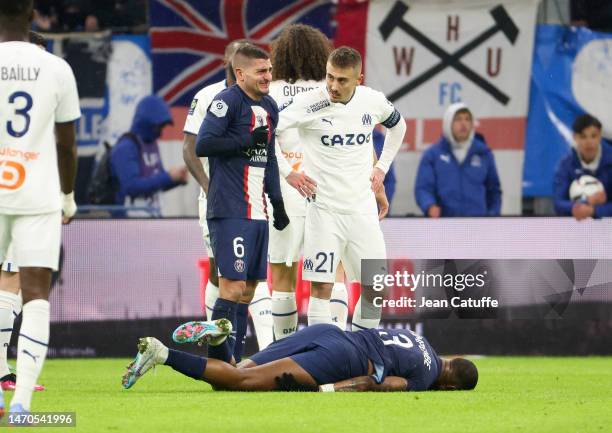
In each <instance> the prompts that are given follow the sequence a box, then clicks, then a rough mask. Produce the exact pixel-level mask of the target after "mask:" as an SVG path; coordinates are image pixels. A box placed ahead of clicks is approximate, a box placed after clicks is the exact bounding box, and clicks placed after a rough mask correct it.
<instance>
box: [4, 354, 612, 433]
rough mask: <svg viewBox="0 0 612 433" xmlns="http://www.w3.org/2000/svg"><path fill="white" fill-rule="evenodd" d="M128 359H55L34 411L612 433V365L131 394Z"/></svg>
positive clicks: (179, 421) (163, 385)
mask: <svg viewBox="0 0 612 433" xmlns="http://www.w3.org/2000/svg"><path fill="white" fill-rule="evenodd" d="M127 362H128V360H127V359H98V360H49V361H47V363H46V364H45V368H44V372H43V375H42V377H41V380H40V382H41V383H43V384H45V385H46V386H47V390H46V391H44V392H38V393H36V394H35V396H34V398H35V400H34V403H33V407H32V409H33V410H34V411H71V412H76V419H77V426H76V428H53V429H51V430H50V431H53V432H60V431H67V432H75V431H82V432H88V433H89V432H91V433H93V432H147V433H149V432H206V433H224V432H231V433H237V432H249V433H257V432H261V433H276V432H279V433H301V432H325V433H327V432H330V433H332V432H347V433H357V432H365V433H374V432H385V433H396V432H418V433H425V432H443V433H449V432H487V433H490V432H525V433H527V432H540V433H542V432H555V433H558V432H612V358H596V357H593V358H536V357H534V358H499V357H492V358H482V359H477V360H476V361H475V362H476V364H477V366H478V368H479V370H480V380H479V383H478V386H477V388H476V390H475V391H470V392H424V393H390V394H379V393H360V394H358V393H336V394H320V393H279V392H275V393H231V392H214V391H212V390H211V388H210V387H209V386H208V385H207V384H205V383H204V382H198V381H194V380H192V379H189V378H186V377H183V376H181V375H179V374H178V373H176V372H174V371H173V370H172V369H170V368H169V367H165V366H160V367H157V368H156V370H155V371H150V372H149V373H147V374H146V375H145V376H144V377H143V378H141V379H140V381H139V382H138V383H136V385H135V386H134V387H133V388H132V389H130V390H124V389H123V388H122V387H121V375H122V374H123V371H124V366H125V365H126V364H127ZM11 394H12V393H5V396H4V397H5V400H8V398H10V397H11ZM28 430H34V429H28ZM36 430H37V431H40V429H36Z"/></svg>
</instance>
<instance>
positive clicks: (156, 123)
mask: <svg viewBox="0 0 612 433" xmlns="http://www.w3.org/2000/svg"><path fill="white" fill-rule="evenodd" d="M170 124H172V116H171V114H170V110H169V109H168V106H167V104H166V102H165V101H164V100H163V99H161V98H160V97H158V96H147V97H145V98H143V99H142V100H141V101H140V102H139V103H138V105H137V106H136V112H135V113H134V118H133V120H132V127H131V128H130V131H129V132H128V133H126V134H123V136H121V137H120V138H119V140H118V141H117V144H116V145H115V146H114V147H113V150H112V153H111V156H110V168H111V175H112V177H113V178H114V179H115V181H116V182H117V183H118V190H117V194H116V196H115V203H116V204H119V205H123V204H126V203H125V202H126V198H127V199H129V201H130V202H132V203H133V202H134V200H135V199H137V198H138V199H140V198H142V199H145V200H146V203H147V204H156V202H157V201H158V197H157V193H158V192H160V191H166V190H169V189H171V188H174V187H176V186H179V185H183V184H185V183H186V181H187V170H186V169H185V168H173V169H171V170H170V172H168V171H166V170H165V169H164V167H163V165H162V161H161V156H160V153H159V146H158V144H157V139H158V138H159V137H160V136H161V133H162V129H163V128H164V127H165V126H166V125H170ZM143 204H144V203H143Z"/></svg>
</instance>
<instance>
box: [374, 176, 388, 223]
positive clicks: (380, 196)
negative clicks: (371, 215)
mask: <svg viewBox="0 0 612 433" xmlns="http://www.w3.org/2000/svg"><path fill="white" fill-rule="evenodd" d="M376 204H377V205H378V220H379V221H382V220H383V218H384V217H386V216H387V214H388V213H389V200H388V199H387V193H386V192H385V186H384V185H383V187H382V188H381V189H380V190H379V191H378V192H377V193H376Z"/></svg>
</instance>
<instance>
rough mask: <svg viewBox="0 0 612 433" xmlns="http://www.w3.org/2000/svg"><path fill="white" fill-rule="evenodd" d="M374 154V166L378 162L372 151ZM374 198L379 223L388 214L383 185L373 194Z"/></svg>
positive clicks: (385, 192) (387, 202)
mask: <svg viewBox="0 0 612 433" xmlns="http://www.w3.org/2000/svg"><path fill="white" fill-rule="evenodd" d="M372 152H373V153H374V166H375V167H376V163H377V162H378V156H376V150H375V149H373V150H372ZM374 196H375V197H376V204H377V205H378V220H379V221H381V220H382V219H383V218H385V217H386V216H387V214H388V213H389V199H387V191H385V184H384V183H383V184H381V185H380V188H379V189H378V191H375V192H374Z"/></svg>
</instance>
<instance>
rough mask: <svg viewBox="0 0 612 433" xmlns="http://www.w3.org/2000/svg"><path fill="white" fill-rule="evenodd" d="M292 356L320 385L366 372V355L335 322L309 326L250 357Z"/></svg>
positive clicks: (267, 359) (269, 359) (258, 360)
mask: <svg viewBox="0 0 612 433" xmlns="http://www.w3.org/2000/svg"><path fill="white" fill-rule="evenodd" d="M283 358H291V359H293V360H294V361H295V362H297V363H298V365H299V366H300V367H302V368H303V369H304V370H306V371H307V372H308V373H309V374H310V375H311V376H312V377H313V379H314V380H315V381H316V382H317V384H319V385H323V384H325V383H334V382H339V381H341V380H345V379H350V378H353V377H357V376H366V375H367V374H368V357H367V354H366V353H364V352H363V350H360V348H358V347H357V346H356V345H355V344H354V343H353V342H352V341H351V340H350V339H349V338H348V337H347V336H346V335H345V333H344V331H342V330H340V328H338V327H337V326H336V325H329V324H319V325H313V326H309V327H307V328H305V329H302V330H301V331H298V332H296V333H295V334H293V335H292V336H290V337H287V338H283V339H282V340H278V341H276V342H274V343H272V344H270V345H269V346H268V347H266V348H265V349H264V350H262V351H261V352H259V353H256V354H255V355H253V356H252V357H251V358H250V360H251V361H253V362H255V363H256V364H257V365H262V364H267V363H269V362H272V361H277V360H279V359H283Z"/></svg>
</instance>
